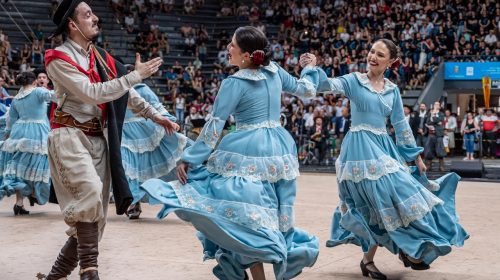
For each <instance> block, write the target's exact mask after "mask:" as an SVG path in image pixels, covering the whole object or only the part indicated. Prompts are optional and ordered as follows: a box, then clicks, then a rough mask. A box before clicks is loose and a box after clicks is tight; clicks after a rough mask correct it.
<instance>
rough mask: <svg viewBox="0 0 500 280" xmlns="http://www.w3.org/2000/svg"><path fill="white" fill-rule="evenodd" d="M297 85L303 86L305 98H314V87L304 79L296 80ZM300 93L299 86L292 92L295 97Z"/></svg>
mask: <svg viewBox="0 0 500 280" xmlns="http://www.w3.org/2000/svg"><path fill="white" fill-rule="evenodd" d="M297 85H303V86H304V88H305V89H306V90H305V92H304V97H305V98H310V97H314V96H316V86H315V85H314V84H313V83H312V82H311V81H309V80H308V79H306V78H300V79H298V80H297ZM299 92H300V86H298V87H297V90H296V91H295V92H294V94H295V95H298V94H299Z"/></svg>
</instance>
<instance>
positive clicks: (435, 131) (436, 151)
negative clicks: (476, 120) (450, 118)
mask: <svg viewBox="0 0 500 280" xmlns="http://www.w3.org/2000/svg"><path fill="white" fill-rule="evenodd" d="M443 122H444V114H443V113H442V112H441V104H440V103H439V102H438V101H436V102H434V107H433V108H432V111H431V112H429V115H428V118H427V124H426V126H427V129H428V131H429V133H428V135H427V140H426V141H425V146H424V156H425V160H426V165H427V169H428V170H431V167H432V160H433V159H434V158H438V160H439V171H441V172H444V157H445V156H446V152H445V150H444V144H443V136H444V126H443Z"/></svg>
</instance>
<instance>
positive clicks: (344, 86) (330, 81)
mask: <svg viewBox="0 0 500 280" xmlns="http://www.w3.org/2000/svg"><path fill="white" fill-rule="evenodd" d="M317 71H318V79H319V81H318V92H334V93H340V94H342V95H345V96H346V97H347V98H349V99H351V98H352V95H353V94H352V92H351V86H350V85H351V84H352V83H354V82H356V77H355V76H354V74H352V73H351V74H347V75H343V76H340V77H336V78H328V76H327V75H326V73H325V71H324V70H323V69H321V68H319V67H318V69H317Z"/></svg>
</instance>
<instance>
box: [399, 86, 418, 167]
mask: <svg viewBox="0 0 500 280" xmlns="http://www.w3.org/2000/svg"><path fill="white" fill-rule="evenodd" d="M391 123H392V126H393V127H394V131H395V133H396V146H397V148H398V151H399V154H401V156H402V157H403V158H404V159H405V160H406V161H414V160H415V159H416V158H417V157H418V155H419V154H420V153H421V152H422V151H423V148H422V147H417V143H416V142H415V138H414V137H413V133H412V131H411V127H410V124H409V123H408V121H407V120H406V119H405V116H404V113H403V101H402V100H401V94H400V92H399V89H398V88H396V89H395V91H394V102H393V106H392V112H391Z"/></svg>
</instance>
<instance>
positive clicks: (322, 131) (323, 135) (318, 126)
mask: <svg viewBox="0 0 500 280" xmlns="http://www.w3.org/2000/svg"><path fill="white" fill-rule="evenodd" d="M309 138H310V139H311V140H312V141H313V142H314V144H315V148H314V154H315V157H316V158H317V159H318V160H319V163H320V164H323V163H324V157H325V154H326V139H327V138H328V129H327V128H326V126H324V125H323V118H321V117H316V118H315V119H314V126H312V127H311V128H310V129H309Z"/></svg>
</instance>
